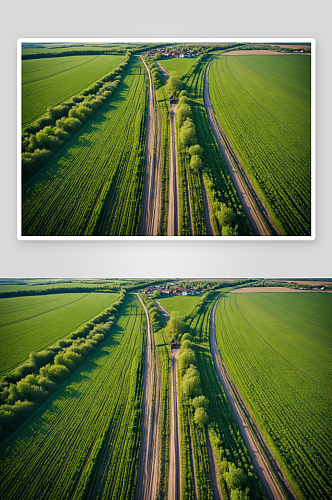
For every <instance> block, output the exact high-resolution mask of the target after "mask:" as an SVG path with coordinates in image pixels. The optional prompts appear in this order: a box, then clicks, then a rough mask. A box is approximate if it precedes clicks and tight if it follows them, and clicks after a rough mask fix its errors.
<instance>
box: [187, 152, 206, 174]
mask: <svg viewBox="0 0 332 500" xmlns="http://www.w3.org/2000/svg"><path fill="white" fill-rule="evenodd" d="M190 168H192V169H193V170H194V171H195V172H196V173H199V172H200V171H201V170H203V162H202V160H201V158H200V157H199V156H198V155H194V156H192V157H191V160H190Z"/></svg>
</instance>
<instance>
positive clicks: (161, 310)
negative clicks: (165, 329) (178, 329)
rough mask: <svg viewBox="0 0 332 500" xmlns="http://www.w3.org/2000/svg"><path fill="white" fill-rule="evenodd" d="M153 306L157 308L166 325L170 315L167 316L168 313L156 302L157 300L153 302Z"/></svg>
mask: <svg viewBox="0 0 332 500" xmlns="http://www.w3.org/2000/svg"><path fill="white" fill-rule="evenodd" d="M155 304H156V306H157V308H158V309H159V311H160V313H161V315H162V316H163V317H164V319H165V321H166V323H167V321H168V320H169V318H170V317H171V315H170V314H168V312H167V311H166V310H165V309H164V308H163V306H162V305H161V304H160V303H159V302H158V300H155Z"/></svg>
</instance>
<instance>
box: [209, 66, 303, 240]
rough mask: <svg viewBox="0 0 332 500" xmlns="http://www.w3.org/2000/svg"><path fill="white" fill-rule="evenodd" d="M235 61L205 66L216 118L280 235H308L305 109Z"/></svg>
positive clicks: (289, 96)
mask: <svg viewBox="0 0 332 500" xmlns="http://www.w3.org/2000/svg"><path fill="white" fill-rule="evenodd" d="M280 57H283V58H284V59H287V60H288V61H289V65H291V64H292V60H291V59H289V56H280ZM243 59H246V58H243ZM275 59H278V58H275ZM241 61H242V59H241V58H237V57H221V58H217V59H215V60H214V61H213V62H212V64H211V69H210V74H209V80H210V94H211V102H212V104H213V106H214V109H215V112H216V115H217V117H218V120H219V122H220V124H221V127H222V128H223V130H224V132H225V134H226V136H227V137H228V139H229V140H230V142H231V144H232V146H233V147H234V150H235V151H236V153H237V155H238V157H239V159H240V161H241V163H242V164H243V166H244V168H245V170H246V172H247V174H248V176H249V178H250V179H251V181H252V183H253V185H254V187H255V188H256V189H257V191H258V192H259V194H260V196H261V197H262V199H263V201H264V202H265V203H266V204H267V207H268V209H269V211H270V212H271V215H272V216H273V217H274V219H275V221H276V223H277V224H278V225H279V227H280V224H281V227H282V232H283V233H284V234H288V235H292V234H293V235H307V234H310V220H311V219H310V207H311V196H310V191H311V170H310V167H311V157H310V131H311V129H310V105H308V104H307V103H306V102H304V101H302V100H299V99H298V98H297V96H293V95H291V94H289V93H288V92H286V91H285V90H283V89H282V88H281V87H279V86H276V85H275V84H274V83H272V82H269V81H268V80H266V79H263V77H262V76H261V75H258V74H255V73H254V72H253V71H252V70H251V69H250V68H248V67H247V66H246V65H245V63H242V62H241Z"/></svg>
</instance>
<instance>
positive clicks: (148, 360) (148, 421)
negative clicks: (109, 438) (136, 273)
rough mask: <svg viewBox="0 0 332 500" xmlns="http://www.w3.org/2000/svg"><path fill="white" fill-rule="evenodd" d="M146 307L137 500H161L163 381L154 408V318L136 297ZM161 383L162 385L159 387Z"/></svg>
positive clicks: (157, 388) (157, 389)
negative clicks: (158, 496)
mask: <svg viewBox="0 0 332 500" xmlns="http://www.w3.org/2000/svg"><path fill="white" fill-rule="evenodd" d="M135 295H136V297H137V298H138V300H139V302H140V304H141V306H142V307H143V309H144V311H145V314H146V320H147V328H146V347H145V359H144V396H143V422H142V441H141V449H140V455H139V465H138V481H137V484H136V490H135V500H154V499H155V498H156V496H157V486H158V475H159V429H158V427H159V415H160V404H159V403H160V379H159V377H157V384H156V397H155V405H154V407H153V404H152V402H153V390H154V381H155V370H154V359H153V340H152V335H151V325H150V318H149V314H148V311H147V308H146V307H145V305H144V304H143V302H142V301H141V299H140V297H139V295H138V294H135ZM158 380H159V383H158Z"/></svg>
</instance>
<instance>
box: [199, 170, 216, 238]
mask: <svg viewBox="0 0 332 500" xmlns="http://www.w3.org/2000/svg"><path fill="white" fill-rule="evenodd" d="M200 177H201V187H202V196H203V203H204V215H205V223H206V229H207V236H215V235H216V233H215V231H214V227H213V222H212V211H211V205H210V202H209V198H208V194H207V191H206V187H205V184H204V179H203V176H202V174H201V175H200Z"/></svg>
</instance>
